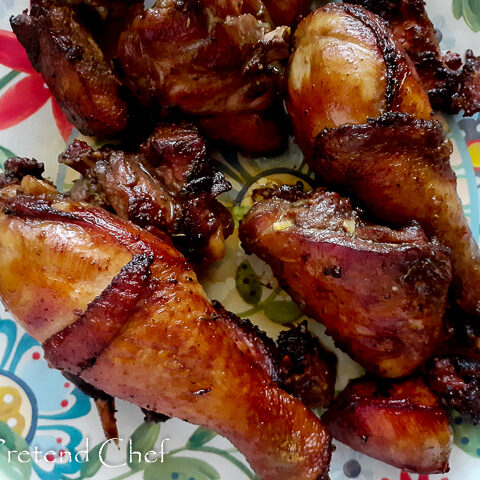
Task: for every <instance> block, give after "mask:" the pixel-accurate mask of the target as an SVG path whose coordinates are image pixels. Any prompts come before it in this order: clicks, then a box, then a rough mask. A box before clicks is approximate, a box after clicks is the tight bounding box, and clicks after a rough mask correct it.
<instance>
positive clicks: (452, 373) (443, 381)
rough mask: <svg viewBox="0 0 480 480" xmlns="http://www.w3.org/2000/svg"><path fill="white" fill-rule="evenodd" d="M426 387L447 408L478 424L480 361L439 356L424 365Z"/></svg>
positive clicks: (479, 419) (479, 416)
mask: <svg viewBox="0 0 480 480" xmlns="http://www.w3.org/2000/svg"><path fill="white" fill-rule="evenodd" d="M428 382H429V385H430V388H431V389H432V390H433V391H434V392H435V393H436V394H437V395H438V396H440V397H441V398H442V399H443V400H444V401H445V403H446V404H447V405H448V407H450V408H453V409H454V410H456V411H457V412H459V413H461V414H462V415H463V416H464V417H465V418H467V419H468V420H470V421H472V422H473V423H475V424H478V423H480V360H479V359H476V358H464V357H459V356H443V357H437V358H435V359H434V360H433V362H432V363H431V365H429V368H428Z"/></svg>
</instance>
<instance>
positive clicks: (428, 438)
mask: <svg viewBox="0 0 480 480" xmlns="http://www.w3.org/2000/svg"><path fill="white" fill-rule="evenodd" d="M322 420H323V421H324V422H325V423H326V425H327V427H328V429H329V431H330V432H331V433H332V435H333V436H334V438H336V439H337V440H340V441H341V442H343V443H346V444H347V445H349V446H350V447H352V448H353V449H354V450H357V451H359V452H362V453H365V454H367V455H370V456H371V457H374V458H377V459H379V460H382V461H384V462H386V463H389V464H390V465H393V466H395V467H398V468H402V469H405V470H410V471H413V472H417V473H444V472H447V471H448V469H449V467H448V458H449V456H450V450H451V448H452V443H453V438H452V430H451V428H450V425H449V422H448V415H447V412H446V411H445V410H444V409H443V407H442V406H441V405H440V403H439V401H438V399H437V398H436V397H435V395H433V393H432V392H431V391H430V390H429V389H428V387H427V386H426V385H425V383H424V382H423V380H421V379H420V378H412V379H409V380H404V381H402V382H398V383H390V382H386V381H385V380H375V379H371V378H369V377H364V378H360V379H357V380H353V381H352V382H350V383H349V384H348V385H347V387H346V388H345V390H344V391H343V392H341V393H340V395H339V396H338V397H337V398H336V399H335V400H334V404H333V406H332V408H331V409H330V410H329V411H328V412H327V413H326V414H324V415H323V417H322Z"/></svg>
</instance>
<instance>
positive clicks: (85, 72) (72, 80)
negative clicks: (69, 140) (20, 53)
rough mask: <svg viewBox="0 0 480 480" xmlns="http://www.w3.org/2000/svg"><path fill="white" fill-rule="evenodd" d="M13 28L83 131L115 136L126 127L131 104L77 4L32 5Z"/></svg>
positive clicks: (55, 93) (62, 104)
mask: <svg viewBox="0 0 480 480" xmlns="http://www.w3.org/2000/svg"><path fill="white" fill-rule="evenodd" d="M10 23H11V25H12V29H13V31H14V33H15V35H16V36H17V38H18V40H19V41H20V43H21V44H22V45H23V46H24V47H25V50H26V51H27V55H28V58H29V59H30V62H31V63H32V65H33V67H34V68H35V70H37V71H38V72H40V73H41V74H42V76H43V78H44V79H45V82H46V83H47V85H48V87H49V88H50V90H51V91H52V93H53V95H54V96H55V98H56V99H57V101H58V103H59V105H60V107H61V108H62V110H63V112H64V113H65V115H66V116H67V118H68V120H69V121H70V122H71V123H73V124H74V125H75V126H76V127H77V128H78V129H79V130H80V131H81V132H82V133H84V134H85V135H98V136H102V137H108V136H113V135H116V134H118V133H120V132H121V131H123V130H124V129H125V128H126V126H127V105H126V102H125V101H124V100H123V99H122V98H121V96H120V93H119V87H120V83H119V81H118V80H117V78H116V77H115V76H114V74H113V72H112V69H111V68H110V65H109V63H108V62H107V61H106V59H105V57H104V55H103V52H102V50H101V49H100V47H99V46H98V44H97V43H96V42H95V40H94V39H93V37H92V35H91V33H90V32H89V31H88V30H87V29H86V28H85V27H84V26H83V24H82V23H81V22H80V21H79V19H78V16H77V14H76V13H75V11H74V9H73V7H71V6H68V5H64V6H60V5H56V4H55V3H54V2H46V1H42V2H37V3H33V4H32V9H31V11H30V14H27V13H26V12H24V13H22V14H21V15H18V16H17V17H12V18H11V20H10Z"/></svg>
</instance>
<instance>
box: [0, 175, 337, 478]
mask: <svg viewBox="0 0 480 480" xmlns="http://www.w3.org/2000/svg"><path fill="white" fill-rule="evenodd" d="M32 182H33V183H37V184H41V183H42V182H41V181H40V180H37V179H35V178H33V177H24V178H23V180H22V182H21V184H20V185H18V184H17V185H10V186H7V187H5V189H4V190H3V191H2V192H1V197H2V200H1V212H2V213H1V214H0V248H1V249H2V255H1V256H0V294H1V297H2V299H3V301H4V303H5V305H6V306H7V308H9V310H10V311H11V312H12V313H13V314H14V315H15V317H16V318H17V319H18V320H19V321H20V322H21V323H22V324H23V325H24V327H25V328H26V330H27V331H28V332H30V333H31V334H33V336H34V337H35V338H36V339H37V340H38V341H40V342H42V343H43V345H44V348H45V355H46V358H47V359H48V360H49V361H50V364H51V365H52V366H53V367H56V368H59V369H63V370H65V371H67V372H72V373H74V374H76V375H78V376H79V377H80V378H81V379H83V380H84V381H85V382H87V383H88V384H90V385H92V386H93V387H95V388H98V389H100V390H102V391H104V392H106V393H107V394H109V395H112V396H114V397H119V398H123V399H125V400H128V401H131V402H134V403H136V404H138V405H139V406H140V407H143V408H145V409H147V410H154V411H156V412H159V413H164V414H166V415H169V416H177V417H180V418H182V419H186V420H189V421H191V422H194V423H196V424H199V425H203V426H204V427H207V428H211V429H214V430H216V431H217V432H219V433H220V434H222V435H224V436H226V437H227V438H228V439H229V440H231V441H232V443H233V444H234V445H235V446H236V447H237V448H238V449H239V450H240V451H241V452H242V453H243V454H244V455H245V456H246V458H247V460H248V461H249V462H250V464H251V466H252V468H253V469H254V470H255V471H256V472H257V474H258V475H259V476H260V477H261V478H262V479H264V480H278V478H285V479H298V480H318V479H323V478H326V471H327V469H328V463H329V459H330V435H329V434H328V433H327V431H326V430H325V428H324V427H323V426H322V424H321V423H320V421H319V420H318V419H317V418H316V417H315V415H314V414H313V413H312V412H311V411H310V410H308V409H307V408H306V407H305V406H303V405H302V404H301V403H300V402H299V401H297V400H295V399H293V398H292V397H291V396H290V395H288V394H287V393H286V392H285V391H283V390H281V389H280V388H279V387H278V385H277V384H276V383H275V382H274V380H273V379H272V378H271V376H270V375H269V374H268V373H267V369H266V368H265V367H264V364H263V359H261V360H259V356H258V351H259V350H258V349H257V348H255V346H254V345H253V344H252V342H248V341H246V340H245V339H246V336H248V334H245V333H244V332H243V331H242V327H241V324H239V323H237V322H235V321H234V320H232V318H231V316H229V315H224V314H223V312H222V310H221V309H219V310H216V309H215V308H214V306H213V305H212V304H211V303H210V302H209V301H208V299H207V298H206V296H205V293H204V291H203V289H202V287H201V286H200V284H199V283H198V282H197V280H196V277H195V273H194V272H193V271H192V269H191V267H190V266H189V264H188V263H187V262H186V261H185V259H184V257H183V256H182V255H181V254H180V253H179V252H178V251H176V250H175V249H174V248H173V247H172V246H170V245H169V244H168V243H166V242H164V241H162V240H161V239H159V238H157V237H155V236H153V235H151V234H150V233H148V232H146V231H144V230H142V229H140V228H139V227H136V226H134V225H133V224H131V223H130V222H127V221H124V220H121V219H119V218H117V217H114V216H112V215H111V214H109V213H107V212H106V211H105V210H103V209H101V208H98V207H91V206H87V205H85V204H79V203H73V202H71V201H68V200H65V199H64V198H62V197H60V196H58V194H56V193H55V192H54V191H52V190H51V187H50V186H48V185H45V191H44V193H43V194H42V195H37V196H32V195H29V192H30V190H29V188H28V187H29V185H30V184H31V183H32ZM37 190H38V188H37ZM27 259H28V261H27ZM252 345H253V346H252Z"/></svg>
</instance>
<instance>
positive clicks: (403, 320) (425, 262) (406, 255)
mask: <svg viewBox="0 0 480 480" xmlns="http://www.w3.org/2000/svg"><path fill="white" fill-rule="evenodd" d="M263 196H264V197H265V196H267V199H266V200H263V201H261V202H259V203H256V204H255V205H254V206H253V208H252V209H251V210H250V212H249V213H248V214H247V215H246V216H245V217H244V218H243V220H242V223H241V225H240V232H239V236H240V239H241V241H242V245H243V247H244V249H245V250H246V251H247V252H249V253H254V254H256V255H258V256H259V257H260V258H261V259H262V260H264V261H265V262H267V263H268V264H269V265H270V266H271V267H272V270H273V272H274V274H275V276H276V277H277V279H278V280H279V281H280V283H281V284H282V286H283V287H284V288H285V289H286V290H287V291H288V292H289V293H290V295H291V296H292V298H293V299H294V300H295V301H296V302H297V303H298V304H299V306H300V307H301V308H302V309H303V310H304V312H305V313H306V314H308V315H310V316H311V317H313V318H315V319H316V320H318V321H320V322H322V323H323V324H324V325H325V326H326V327H327V332H328V333H329V334H330V335H331V336H332V337H333V339H334V340H335V342H336V344H337V345H338V346H339V347H340V348H342V349H343V350H345V351H346V352H347V353H349V354H350V355H351V356H352V357H353V358H354V359H355V360H356V361H357V362H359V363H360V364H361V365H363V366H364V367H365V368H366V369H367V370H369V371H371V372H373V373H376V374H378V375H381V376H385V377H400V376H405V375H408V374H410V373H412V372H413V371H414V370H415V369H416V368H417V367H419V366H420V365H421V364H423V363H424V362H425V361H426V360H427V359H428V358H429V357H430V356H431V355H432V353H433V351H434V349H435V348H436V347H437V346H438V343H439V341H441V339H442V331H443V315H444V310H445V306H446V300H447V291H448V287H449V285H450V281H451V264H450V260H449V255H448V251H447V250H446V249H444V248H443V247H439V246H437V245H435V244H432V243H430V242H428V240H427V239H426V237H425V235H424V233H423V231H422V230H421V229H420V228H419V227H415V226H414V227H410V228H406V229H403V230H391V229H389V228H387V227H382V226H379V225H375V224H371V223H368V222H366V221H364V220H363V219H362V216H361V214H360V213H359V212H358V211H357V210H354V209H353V208H352V206H351V204H350V201H349V200H347V199H345V198H342V197H340V196H339V195H338V194H336V193H332V192H328V191H326V190H324V189H317V190H314V191H312V192H309V193H307V194H302V193H301V192H299V190H296V189H295V188H292V187H282V188H280V190H279V191H277V192H276V193H275V194H273V196H271V198H268V194H267V192H266V191H263Z"/></svg>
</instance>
